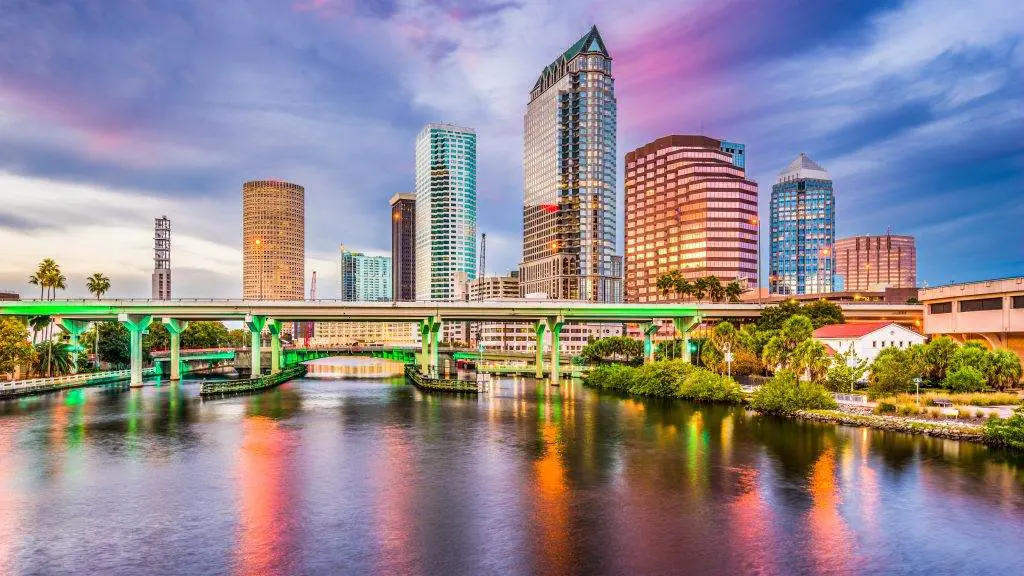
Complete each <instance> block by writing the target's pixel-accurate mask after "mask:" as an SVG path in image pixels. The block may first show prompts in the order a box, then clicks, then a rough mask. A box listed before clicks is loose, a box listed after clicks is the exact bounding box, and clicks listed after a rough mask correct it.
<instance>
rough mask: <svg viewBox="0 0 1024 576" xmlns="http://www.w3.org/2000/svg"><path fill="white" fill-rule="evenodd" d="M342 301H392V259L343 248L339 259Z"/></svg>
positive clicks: (343, 246)
mask: <svg viewBox="0 0 1024 576" xmlns="http://www.w3.org/2000/svg"><path fill="white" fill-rule="evenodd" d="M338 265H339V271H340V278H341V299H342V300H348V301H360V302H374V301H385V300H391V257H390V256H367V255H366V254H363V253H362V252H353V251H351V250H348V249H346V248H345V245H344V244H342V246H341V253H340V256H339V259H338Z"/></svg>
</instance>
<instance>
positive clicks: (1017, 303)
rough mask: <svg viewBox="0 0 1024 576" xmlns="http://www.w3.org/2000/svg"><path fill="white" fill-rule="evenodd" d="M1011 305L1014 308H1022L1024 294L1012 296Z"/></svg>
mask: <svg viewBox="0 0 1024 576" xmlns="http://www.w3.org/2000/svg"><path fill="white" fill-rule="evenodd" d="M1012 306H1013V307H1014V308H1024V296H1014V297H1013V304H1012Z"/></svg>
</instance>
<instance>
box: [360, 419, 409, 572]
mask: <svg viewBox="0 0 1024 576" xmlns="http://www.w3.org/2000/svg"><path fill="white" fill-rule="evenodd" d="M381 444H382V450H381V454H380V456H379V457H378V458H375V459H374V460H373V463H372V469H371V470H372V477H373V485H374V487H375V490H374V492H373V498H374V502H373V531H374V534H375V537H376V538H375V540H376V547H377V554H376V562H375V564H376V565H375V572H376V573H378V574H415V573H417V564H418V562H417V560H418V555H417V554H416V550H418V548H419V547H418V545H417V542H416V541H415V532H416V526H417V521H418V518H417V514H416V504H417V502H416V498H417V494H416V486H415V479H416V477H417V474H418V472H419V471H417V470H416V461H415V452H414V450H413V448H412V446H410V444H409V441H408V439H407V438H405V436H404V435H403V432H402V429H401V428H399V427H388V428H386V429H384V431H383V438H382V442H381Z"/></svg>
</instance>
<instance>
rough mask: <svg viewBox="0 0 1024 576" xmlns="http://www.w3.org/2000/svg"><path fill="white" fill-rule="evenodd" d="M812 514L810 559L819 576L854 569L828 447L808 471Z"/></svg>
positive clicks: (833, 456)
mask: <svg viewBox="0 0 1024 576" xmlns="http://www.w3.org/2000/svg"><path fill="white" fill-rule="evenodd" d="M808 490H809V491H810V494H811V510H810V512H808V515H807V528H808V538H807V545H808V546H810V548H811V550H810V552H811V556H812V558H813V559H814V562H815V565H816V568H817V570H816V571H817V572H818V573H819V574H842V573H847V572H850V571H851V570H852V568H853V566H852V564H851V562H852V561H853V557H852V552H853V544H854V543H853V541H852V536H851V534H850V530H849V528H848V527H847V525H846V522H845V521H844V520H843V517H842V515H841V514H840V512H839V502H840V497H839V487H838V483H837V481H836V449H835V447H834V446H829V447H827V448H825V450H824V451H823V452H822V453H821V455H820V456H819V457H818V460H817V461H816V462H815V463H814V465H813V466H812V467H811V474H810V477H809V478H808Z"/></svg>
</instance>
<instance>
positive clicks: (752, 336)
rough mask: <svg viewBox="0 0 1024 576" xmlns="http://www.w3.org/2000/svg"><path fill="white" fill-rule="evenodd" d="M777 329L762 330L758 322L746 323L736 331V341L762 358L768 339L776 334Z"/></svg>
mask: <svg viewBox="0 0 1024 576" xmlns="http://www.w3.org/2000/svg"><path fill="white" fill-rule="evenodd" d="M776 334H777V332H776V331H775V330H760V329H758V327H757V324H744V325H743V327H742V328H740V329H739V331H738V332H737V333H736V343H737V344H739V345H740V346H741V347H743V348H746V349H747V350H749V351H750V352H751V353H752V354H753V355H754V356H756V357H758V358H760V357H761V353H762V352H764V347H765V345H766V344H768V341H769V340H771V339H772V336H775V335H776Z"/></svg>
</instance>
